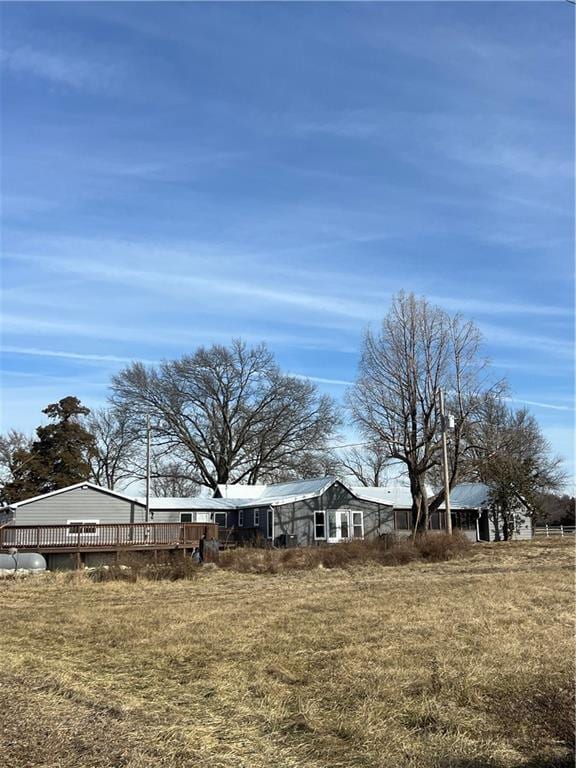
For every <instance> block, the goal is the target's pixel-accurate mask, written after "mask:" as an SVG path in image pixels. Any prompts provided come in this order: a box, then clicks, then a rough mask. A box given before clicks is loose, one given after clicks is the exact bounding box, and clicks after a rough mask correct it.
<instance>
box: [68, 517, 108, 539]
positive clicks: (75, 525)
mask: <svg viewBox="0 0 576 768" xmlns="http://www.w3.org/2000/svg"><path fill="white" fill-rule="evenodd" d="M66 524H67V526H68V536H77V535H78V534H79V533H81V534H82V535H86V536H96V534H97V530H96V526H97V525H99V524H100V521H99V520H68V522H67V523H66Z"/></svg>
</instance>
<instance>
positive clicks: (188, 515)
mask: <svg viewBox="0 0 576 768" xmlns="http://www.w3.org/2000/svg"><path fill="white" fill-rule="evenodd" d="M180 522H181V523H193V522H194V515H193V514H192V512H181V513H180Z"/></svg>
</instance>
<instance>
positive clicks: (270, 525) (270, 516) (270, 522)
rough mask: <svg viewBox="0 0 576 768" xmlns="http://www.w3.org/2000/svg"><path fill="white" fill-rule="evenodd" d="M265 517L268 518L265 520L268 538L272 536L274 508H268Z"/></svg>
mask: <svg viewBox="0 0 576 768" xmlns="http://www.w3.org/2000/svg"><path fill="white" fill-rule="evenodd" d="M267 517H268V520H267V522H268V533H267V535H268V538H269V539H273V538H274V510H273V509H272V508H270V509H269V510H268V515H267Z"/></svg>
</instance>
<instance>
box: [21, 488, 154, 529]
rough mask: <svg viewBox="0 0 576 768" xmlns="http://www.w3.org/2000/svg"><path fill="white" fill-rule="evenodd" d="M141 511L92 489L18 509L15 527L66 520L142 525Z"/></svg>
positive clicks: (54, 523)
mask: <svg viewBox="0 0 576 768" xmlns="http://www.w3.org/2000/svg"><path fill="white" fill-rule="evenodd" d="M144 512H145V510H144V507H143V506H142V505H140V504H137V503H136V502H134V501H131V500H129V499H121V498H119V497H118V496H111V495H110V494H108V493H105V492H104V491H98V490H96V489H95V488H90V487H88V488H74V489H72V490H70V491H63V492H62V493H58V494H55V495H54V496H49V497H48V498H47V499H38V501H32V502H30V503H29V504H24V505H23V506H21V507H17V509H16V515H15V518H14V521H13V522H14V525H66V523H67V522H68V521H69V520H98V522H99V523H143V522H145V521H144Z"/></svg>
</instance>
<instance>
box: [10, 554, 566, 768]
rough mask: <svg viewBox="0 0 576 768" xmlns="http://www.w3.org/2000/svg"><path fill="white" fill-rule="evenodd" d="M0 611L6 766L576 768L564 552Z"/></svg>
mask: <svg viewBox="0 0 576 768" xmlns="http://www.w3.org/2000/svg"><path fill="white" fill-rule="evenodd" d="M252 556H253V555H252ZM0 599H1V601H2V602H1V605H2V610H1V611H0V674H1V676H0V685H1V691H2V696H1V702H0V707H1V709H0V764H1V765H2V766H3V768H37V767H39V766H43V767H44V768H120V767H121V766H122V767H126V768H153V767H154V768H163V767H166V768H168V767H170V768H179V767H180V766H202V767H204V766H206V768H208V766H210V768H240V767H244V766H245V767H246V768H276V767H278V768H304V767H305V766H306V767H307V768H308V767H309V768H355V767H358V768H377V767H378V768H408V766H410V767H413V768H432V767H433V766H434V767H437V768H449V767H450V766H452V767H453V768H481V767H482V768H483V767H485V766H486V767H488V766H492V767H493V768H512V767H513V766H514V767H516V766H518V767H520V766H526V767H527V768H538V767H540V768H545V767H549V768H552V767H553V766H557V767H559V766H572V765H573V764H574V758H573V709H572V707H573V705H572V703H571V702H572V699H573V669H572V664H573V628H574V627H573V618H572V614H573V549H572V546H571V545H570V544H569V543H567V542H565V541H560V542H553V543H549V542H546V541H535V542H531V543H527V544H494V545H478V546H477V547H475V548H474V550H473V554H472V555H471V556H470V557H466V558H462V559H456V560H452V561H451V562H446V563H422V562H413V563H409V564H407V565H403V566H396V567H384V566H381V565H376V564H372V565H363V566H356V567H354V568H350V567H349V568H344V569H343V568H338V569H327V568H313V569H308V570H303V571H298V570H290V571H285V572H284V571H283V572H281V573H278V574H253V573H238V572H234V571H230V570H221V569H218V570H205V571H204V572H202V574H201V575H200V576H199V577H198V578H195V579H193V580H181V581H176V582H168V581H158V582H153V581H145V580H139V581H137V582H136V583H126V582H114V581H110V582H104V583H94V582H92V581H89V580H88V579H87V578H86V577H85V576H78V577H76V576H71V575H70V574H49V575H47V576H45V577H34V578H28V579H22V580H17V581H4V582H3V583H1V584H0Z"/></svg>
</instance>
